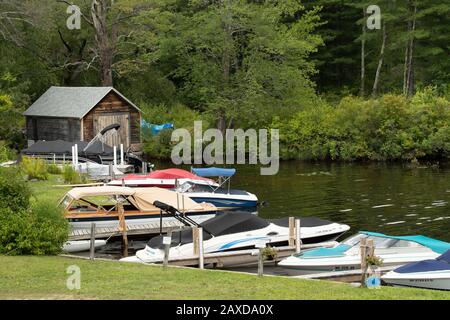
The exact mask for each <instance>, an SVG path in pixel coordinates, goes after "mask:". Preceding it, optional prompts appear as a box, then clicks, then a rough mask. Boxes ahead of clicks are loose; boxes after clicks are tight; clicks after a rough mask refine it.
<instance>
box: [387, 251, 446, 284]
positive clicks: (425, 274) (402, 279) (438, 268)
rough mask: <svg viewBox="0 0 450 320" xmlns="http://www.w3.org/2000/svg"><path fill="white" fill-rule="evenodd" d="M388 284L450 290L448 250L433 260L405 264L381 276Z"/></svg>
mask: <svg viewBox="0 0 450 320" xmlns="http://www.w3.org/2000/svg"><path fill="white" fill-rule="evenodd" d="M382 279H383V281H384V282H385V283H387V284H389V285H393V286H401V287H415V288H423V289H435V290H450V251H447V252H446V253H444V254H443V255H442V256H440V257H438V258H437V259H435V260H424V261H420V262H415V263H411V264H407V265H405V266H402V267H400V268H397V269H395V270H393V271H391V272H388V273H387V274H385V275H384V276H383V277H382Z"/></svg>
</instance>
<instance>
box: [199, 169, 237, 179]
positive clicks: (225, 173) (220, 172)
mask: <svg viewBox="0 0 450 320" xmlns="http://www.w3.org/2000/svg"><path fill="white" fill-rule="evenodd" d="M192 172H193V173H194V174H196V175H198V176H199V177H232V176H234V175H235V173H236V169H225V168H214V167H213V168H192Z"/></svg>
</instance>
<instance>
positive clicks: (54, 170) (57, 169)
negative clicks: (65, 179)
mask: <svg viewBox="0 0 450 320" xmlns="http://www.w3.org/2000/svg"><path fill="white" fill-rule="evenodd" d="M47 172H48V173H50V174H61V173H62V170H61V168H60V167H59V166H57V165H56V164H53V163H51V164H49V165H48V166H47Z"/></svg>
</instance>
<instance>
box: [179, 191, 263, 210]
mask: <svg viewBox="0 0 450 320" xmlns="http://www.w3.org/2000/svg"><path fill="white" fill-rule="evenodd" d="M188 195H189V194H188ZM189 198H191V199H192V200H194V201H195V202H198V203H202V202H207V203H211V204H213V205H215V206H216V207H217V208H221V209H225V208H253V207H256V206H257V205H258V200H253V199H236V198H224V197H205V196H193V195H189Z"/></svg>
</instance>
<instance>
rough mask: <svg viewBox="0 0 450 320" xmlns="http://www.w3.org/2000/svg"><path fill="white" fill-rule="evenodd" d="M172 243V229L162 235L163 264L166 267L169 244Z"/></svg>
mask: <svg viewBox="0 0 450 320" xmlns="http://www.w3.org/2000/svg"><path fill="white" fill-rule="evenodd" d="M171 243H172V231H169V232H168V233H167V235H166V236H165V237H163V244H164V263H163V266H164V268H166V267H167V266H168V265H169V251H170V244H171Z"/></svg>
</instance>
